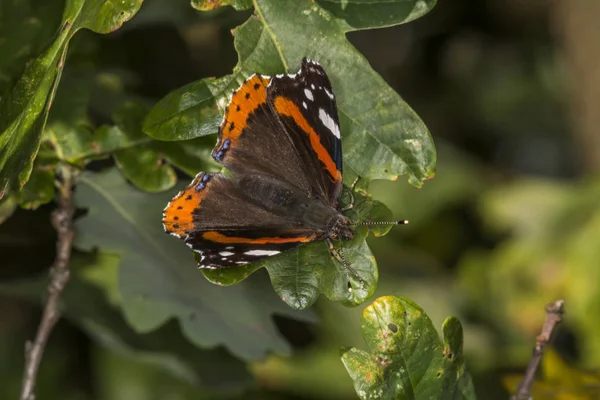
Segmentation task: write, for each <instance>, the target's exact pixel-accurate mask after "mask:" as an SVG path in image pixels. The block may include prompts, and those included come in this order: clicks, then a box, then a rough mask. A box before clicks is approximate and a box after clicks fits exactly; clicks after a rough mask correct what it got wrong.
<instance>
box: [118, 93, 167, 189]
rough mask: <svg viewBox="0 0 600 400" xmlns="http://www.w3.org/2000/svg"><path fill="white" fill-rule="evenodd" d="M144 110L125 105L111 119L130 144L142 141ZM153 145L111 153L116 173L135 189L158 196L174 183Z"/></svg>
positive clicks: (143, 108)
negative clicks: (117, 170)
mask: <svg viewBox="0 0 600 400" xmlns="http://www.w3.org/2000/svg"><path fill="white" fill-rule="evenodd" d="M146 112H147V110H146V107H144V106H142V105H140V104H139V103H131V102H130V103H126V104H125V105H124V106H123V107H121V108H120V109H119V110H118V111H117V112H116V113H115V115H114V116H113V119H114V120H115V122H116V123H117V127H118V128H119V129H120V130H121V131H122V132H124V136H126V137H128V138H131V140H132V141H135V140H143V139H144V133H143V132H142V128H141V124H142V120H143V118H144V116H145V115H146ZM157 150H158V149H157V148H155V146H153V143H148V144H142V145H140V146H136V147H130V148H127V149H123V150H119V151H116V152H115V153H114V157H115V162H116V164H117V167H118V168H119V171H121V173H122V174H123V176H124V177H125V178H127V179H128V180H129V181H130V182H131V183H133V184H134V185H135V186H136V187H138V188H139V189H142V190H144V191H147V192H162V191H165V190H167V189H170V188H172V187H173V186H174V185H175V183H177V176H176V175H175V170H173V168H172V167H171V166H170V165H168V164H165V163H164V160H163V156H162V154H161V153H160V152H159V151H157Z"/></svg>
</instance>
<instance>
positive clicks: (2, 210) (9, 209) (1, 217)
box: [0, 195, 19, 224]
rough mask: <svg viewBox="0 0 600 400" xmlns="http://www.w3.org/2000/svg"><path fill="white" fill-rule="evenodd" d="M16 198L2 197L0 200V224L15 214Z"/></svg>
mask: <svg viewBox="0 0 600 400" xmlns="http://www.w3.org/2000/svg"><path fill="white" fill-rule="evenodd" d="M18 204H19V203H18V201H17V199H16V196H11V195H8V196H4V197H3V198H2V199H0V224H2V223H3V222H4V221H6V220H7V219H8V218H10V216H11V215H12V214H13V213H14V212H15V210H16V209H17V206H18Z"/></svg>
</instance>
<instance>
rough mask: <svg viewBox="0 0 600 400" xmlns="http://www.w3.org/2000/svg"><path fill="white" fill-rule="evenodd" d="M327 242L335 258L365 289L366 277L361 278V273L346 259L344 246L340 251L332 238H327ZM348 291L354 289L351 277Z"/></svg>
mask: <svg viewBox="0 0 600 400" xmlns="http://www.w3.org/2000/svg"><path fill="white" fill-rule="evenodd" d="M327 244H328V245H329V252H330V253H331V255H332V256H333V258H335V259H336V260H338V261H339V263H340V264H342V266H343V267H344V269H345V270H346V273H347V274H348V275H349V276H350V275H352V276H353V277H354V278H356V279H357V280H358V281H359V282H360V285H361V287H362V289H363V290H366V288H367V285H366V283H365V281H364V279H363V278H361V277H360V275H358V273H357V272H356V270H355V269H354V268H352V267H351V266H350V265H349V264H348V262H347V261H346V259H345V258H344V257H343V254H342V248H341V247H340V251H339V252H338V251H337V250H336V249H335V246H334V245H333V241H332V240H331V239H329V238H327ZM348 291H352V285H351V284H350V279H348Z"/></svg>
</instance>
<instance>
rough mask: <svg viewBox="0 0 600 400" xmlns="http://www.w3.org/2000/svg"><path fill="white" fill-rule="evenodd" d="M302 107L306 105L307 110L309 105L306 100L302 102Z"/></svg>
mask: <svg viewBox="0 0 600 400" xmlns="http://www.w3.org/2000/svg"><path fill="white" fill-rule="evenodd" d="M302 107H304V108H305V109H306V110H308V105H307V104H306V102H305V101H303V102H302Z"/></svg>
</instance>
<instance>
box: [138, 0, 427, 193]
mask: <svg viewBox="0 0 600 400" xmlns="http://www.w3.org/2000/svg"><path fill="white" fill-rule="evenodd" d="M394 3H398V4H399V3H400V2H394ZM408 3H409V4H412V6H413V8H412V9H413V11H414V10H416V9H419V10H421V11H418V12H417V11H414V15H413V17H416V16H418V15H422V14H423V13H424V12H425V11H428V10H429V9H430V8H431V7H432V6H433V5H434V2H432V1H429V2H423V1H420V2H415V1H410V2H408ZM417 3H418V4H419V5H418V6H417ZM364 7H366V5H364ZM398 7H400V6H399V5H398ZM420 7H422V8H420ZM254 8H255V13H256V14H257V17H255V16H253V17H251V18H250V19H249V20H248V21H247V22H246V23H245V24H243V25H242V26H240V27H238V28H237V29H236V30H235V33H234V35H235V47H236V50H237V52H238V55H239V61H238V65H237V66H236V67H235V69H234V73H233V74H232V75H229V76H226V77H223V78H220V79H216V80H215V79H203V80H201V81H199V82H195V83H192V84H189V85H186V86H184V87H182V88H180V89H178V90H177V91H175V92H172V93H170V94H169V95H167V96H166V97H165V98H163V99H162V100H161V101H160V102H158V103H157V104H156V106H155V107H154V108H153V109H152V111H151V112H150V113H149V115H148V116H147V118H146V120H145V122H144V131H145V132H146V133H147V134H149V135H150V136H152V137H155V138H158V139H161V140H182V139H190V138H193V137H198V136H203V135H208V134H212V133H216V132H217V130H218V126H219V124H220V122H221V120H222V116H223V112H224V108H225V106H226V105H227V102H228V96H229V95H230V93H231V92H232V91H233V90H235V89H237V88H238V87H239V85H240V84H241V83H242V82H243V81H244V80H245V79H246V78H247V77H248V76H250V75H251V74H252V73H255V72H256V73H262V74H267V75H272V74H276V73H281V72H296V70H297V69H298V67H299V65H300V60H301V59H302V57H309V58H312V59H315V60H317V61H319V62H320V63H321V64H322V65H323V67H324V68H325V70H326V71H327V72H328V75H329V77H330V78H331V81H332V85H333V88H334V90H335V93H336V98H337V102H338V109H339V112H340V122H341V127H342V133H343V134H342V136H343V145H344V167H345V169H346V171H350V170H351V171H352V174H350V175H354V176H356V175H360V176H362V177H363V178H364V179H366V180H367V181H368V180H371V179H397V177H398V176H399V175H404V174H406V175H408V178H409V181H410V183H411V184H413V185H415V186H418V187H420V186H421V185H422V183H423V181H424V180H426V179H429V178H431V177H433V175H434V172H435V148H434V146H433V141H432V139H431V136H430V134H429V132H428V130H427V128H426V127H425V126H424V124H423V122H422V121H421V120H420V119H419V117H418V116H417V115H416V114H415V113H414V111H413V110H412V109H411V108H410V107H409V106H408V105H407V104H406V103H405V102H404V101H403V100H402V99H401V98H400V96H398V94H396V93H395V92H394V91H393V90H392V89H391V88H390V87H389V86H388V85H387V84H386V83H385V82H384V81H383V79H382V78H381V77H380V76H379V75H377V73H375V72H374V71H373V70H372V69H371V68H370V67H369V65H368V63H367V61H366V60H365V59H364V58H363V56H362V55H361V54H360V53H358V52H357V51H356V49H355V48H354V47H353V46H352V45H351V44H350V43H349V42H348V40H347V39H346V37H345V32H346V31H348V30H349V28H348V26H347V23H346V22H345V21H344V20H342V19H339V18H337V17H336V16H335V15H333V14H331V13H330V12H328V11H327V10H326V9H325V8H323V7H322V6H321V3H315V2H313V1H312V0H299V1H293V2H291V1H290V2H286V1H272V0H256V1H255V2H254ZM353 14H354V12H353ZM373 15H379V16H381V15H383V13H375V12H374V13H373ZM398 15H400V14H398ZM411 18H412V17H411ZM371 19H372V20H373V21H375V18H371ZM408 19H410V18H409V16H405V17H404V19H402V18H400V17H399V16H396V17H395V18H394V19H393V22H394V23H400V22H403V21H405V20H408ZM373 21H372V22H371V24H372V25H373V26H375V27H377V26H379V25H377V24H376V23H375V22H373ZM306 26H310V27H311V29H306V28H305V27H306ZM367 27H370V26H366V25H365V26H364V28H367Z"/></svg>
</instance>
